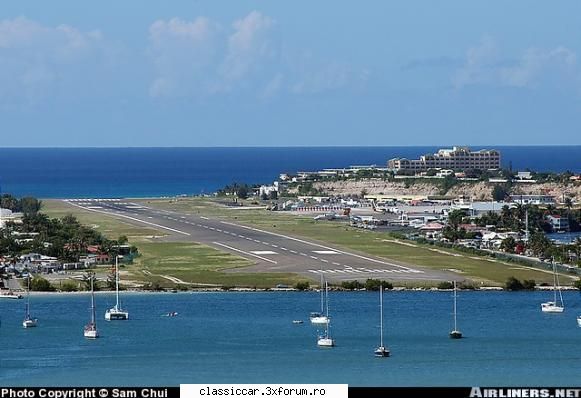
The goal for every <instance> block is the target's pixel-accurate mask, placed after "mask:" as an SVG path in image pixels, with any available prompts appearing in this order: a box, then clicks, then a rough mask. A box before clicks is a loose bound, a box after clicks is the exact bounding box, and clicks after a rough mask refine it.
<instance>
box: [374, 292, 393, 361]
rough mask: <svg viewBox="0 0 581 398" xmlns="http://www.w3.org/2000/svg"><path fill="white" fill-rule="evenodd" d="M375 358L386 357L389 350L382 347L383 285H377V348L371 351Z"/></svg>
mask: <svg viewBox="0 0 581 398" xmlns="http://www.w3.org/2000/svg"><path fill="white" fill-rule="evenodd" d="M373 354H374V355H375V356H376V357H382V358H385V357H388V356H389V354H390V351H389V348H387V347H386V346H385V345H383V285H381V284H380V285H379V347H377V348H376V349H375V351H373Z"/></svg>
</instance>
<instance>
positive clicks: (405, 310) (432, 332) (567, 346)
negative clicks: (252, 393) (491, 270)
mask: <svg viewBox="0 0 581 398" xmlns="http://www.w3.org/2000/svg"><path fill="white" fill-rule="evenodd" d="M550 296H551V294H550V293H549V292H534V293H507V292H461V293H460V295H459V298H458V311H459V319H458V322H459V328H460V330H462V331H463V332H464V335H465V336H466V338H465V339H462V340H450V339H449V338H448V332H449V330H450V327H451V309H452V297H451V294H450V292H389V293H386V294H385V295H384V302H385V305H384V312H385V322H386V327H385V339H386V342H387V344H388V346H389V347H390V348H391V350H392V357H390V358H374V357H373V355H372V353H373V349H374V348H375V346H376V345H377V343H378V335H379V328H378V324H379V320H378V314H379V305H378V293H370V292H355V293H345V292H332V293H330V306H331V315H332V317H333V323H332V329H331V334H332V335H333V337H334V338H335V339H336V342H337V347H336V348H333V349H319V348H317V346H316V337H317V333H316V330H315V329H314V328H313V327H312V326H311V325H310V324H309V322H308V313H309V312H310V311H313V310H316V309H317V308H318V306H319V301H318V300H319V296H318V294H317V293H315V292H313V293H298V292H284V293H282V292H280V293H279V292H277V293H274V292H273V293H177V294H171V293H166V294H126V295H124V297H123V298H124V303H125V306H126V307H127V309H128V310H129V311H130V317H131V319H130V320H129V321H127V322H123V321H119V322H106V321H104V320H102V321H99V328H100V332H101V335H102V338H100V339H98V340H94V341H88V340H85V339H84V338H83V335H82V329H83V325H84V324H85V323H86V321H87V319H88V317H89V305H90V304H89V296H87V295H66V296H62V295H60V296H56V295H55V296H35V297H32V298H31V306H32V312H33V315H35V316H37V317H38V318H39V327H38V328H36V329H29V330H24V329H22V327H21V324H20V322H21V321H22V316H23V312H24V300H2V301H0V317H1V320H2V325H1V327H0V342H1V344H2V350H1V356H0V385H24V386H41V385H45V386H53V385H61V386H62V385H65V386H67V385H70V386H72V385H75V386H81V385H110V386H111V385H166V386H171V385H178V384H180V383H261V382H262V383H348V384H349V385H351V386H440V385H441V386H448V385H450V386H452V385H460V386H465V385H558V386H561V385H563V386H566V385H578V384H579V380H580V377H581V376H580V374H581V328H579V327H578V326H577V324H576V320H575V318H576V316H577V315H578V314H581V295H580V294H579V293H578V292H566V293H564V299H565V304H566V306H567V309H566V311H565V313H563V314H560V315H551V314H543V313H541V311H540V303H541V302H542V301H546V300H548V299H549V297H550ZM113 302H114V296H113V295H109V294H103V295H102V294H99V295H97V307H98V315H99V318H100V319H103V314H104V311H105V309H106V308H107V307H108V306H110V305H112V304H113ZM169 311H177V312H178V313H179V314H178V316H177V317H173V318H169V317H163V316H161V315H162V314H164V313H167V312H169ZM294 319H303V320H304V321H305V323H304V324H302V325H295V324H293V323H292V321H293V320H294Z"/></svg>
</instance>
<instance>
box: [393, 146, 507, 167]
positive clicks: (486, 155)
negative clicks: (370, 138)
mask: <svg viewBox="0 0 581 398" xmlns="http://www.w3.org/2000/svg"><path fill="white" fill-rule="evenodd" d="M387 167H388V168H390V169H392V170H413V171H426V170H428V169H449V170H471V169H476V170H490V169H500V152H498V151H497V150H494V149H482V150H480V151H471V150H470V148H468V147H458V146H455V147H454V148H452V149H440V150H439V151H438V152H437V153H434V154H427V155H422V156H420V158H419V159H406V158H394V159H390V160H389V161H388V163H387Z"/></svg>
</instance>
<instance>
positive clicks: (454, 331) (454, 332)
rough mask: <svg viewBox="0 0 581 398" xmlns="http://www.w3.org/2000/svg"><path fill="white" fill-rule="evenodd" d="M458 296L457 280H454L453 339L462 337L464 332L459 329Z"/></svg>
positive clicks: (451, 335)
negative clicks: (457, 315)
mask: <svg viewBox="0 0 581 398" xmlns="http://www.w3.org/2000/svg"><path fill="white" fill-rule="evenodd" d="M457 297H458V294H457V290H456V281H454V330H452V331H451V332H450V338H451V339H461V338H462V332H461V331H459V330H458V323H457V320H456V307H457V306H456V299H457Z"/></svg>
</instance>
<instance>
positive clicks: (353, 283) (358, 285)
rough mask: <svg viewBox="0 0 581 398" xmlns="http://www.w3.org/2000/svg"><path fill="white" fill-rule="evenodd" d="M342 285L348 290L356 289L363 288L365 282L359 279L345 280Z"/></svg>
mask: <svg viewBox="0 0 581 398" xmlns="http://www.w3.org/2000/svg"><path fill="white" fill-rule="evenodd" d="M341 287H342V288H343V289H347V290H356V289H361V288H363V284H362V283H361V282H359V281H343V282H341Z"/></svg>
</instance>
